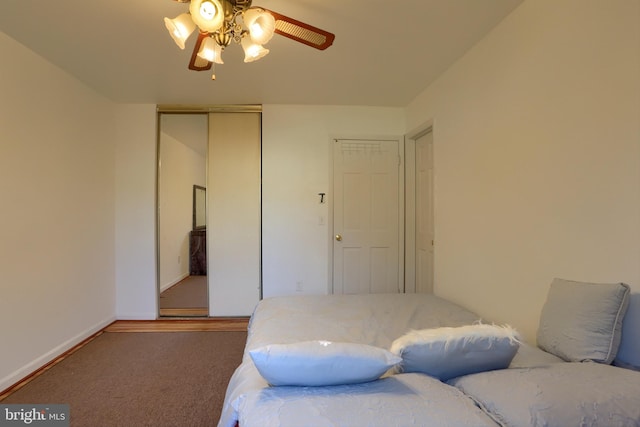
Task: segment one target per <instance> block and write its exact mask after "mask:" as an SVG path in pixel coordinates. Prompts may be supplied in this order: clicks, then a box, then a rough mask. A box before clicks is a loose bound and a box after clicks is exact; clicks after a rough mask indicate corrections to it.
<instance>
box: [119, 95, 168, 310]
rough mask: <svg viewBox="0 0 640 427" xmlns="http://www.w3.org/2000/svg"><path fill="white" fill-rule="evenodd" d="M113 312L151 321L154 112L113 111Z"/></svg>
mask: <svg viewBox="0 0 640 427" xmlns="http://www.w3.org/2000/svg"><path fill="white" fill-rule="evenodd" d="M115 138H116V161H115V164H116V178H115V182H116V199H115V208H114V209H115V217H116V231H115V240H116V247H115V252H116V266H115V269H116V285H115V286H116V312H117V316H118V319H143V320H144V319H155V318H156V317H157V315H158V287H157V281H156V277H157V276H156V240H155V238H156V164H157V156H156V148H157V135H156V106H155V105H152V104H139V105H118V106H117V109H116V136H115Z"/></svg>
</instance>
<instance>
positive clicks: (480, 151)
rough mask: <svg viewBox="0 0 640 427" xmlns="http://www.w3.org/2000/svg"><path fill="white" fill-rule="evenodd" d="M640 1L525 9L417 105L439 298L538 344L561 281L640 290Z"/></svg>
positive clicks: (412, 112)
mask: <svg viewBox="0 0 640 427" xmlns="http://www.w3.org/2000/svg"><path fill="white" fill-rule="evenodd" d="M639 18H640V2H638V1H630V0H613V1H606V2H605V1H600V0H562V1H558V0H535V1H533V0H528V1H526V2H524V3H523V4H522V5H521V6H520V7H519V8H518V9H517V10H516V11H515V12H513V13H512V14H511V15H510V16H508V17H507V18H506V19H505V20H504V21H503V22H502V23H501V24H500V25H499V26H498V27H496V28H495V29H494V30H493V31H492V33H490V34H489V36H488V37H486V38H485V39H484V40H482V41H481V42H480V43H479V44H478V45H476V46H475V47H474V48H473V49H472V50H471V51H470V52H468V53H467V54H466V55H465V56H464V57H463V58H462V59H461V60H459V61H458V62H457V63H456V64H455V65H454V66H453V67H451V68H450V69H449V70H448V71H447V72H446V73H445V74H444V75H442V76H441V77H440V78H439V79H438V81H437V82H436V83H434V84H432V85H431V86H430V87H429V88H428V89H427V90H425V91H424V92H423V93H422V94H420V95H419V96H418V97H417V98H416V99H415V100H414V101H413V102H412V103H411V105H409V107H408V108H407V117H408V128H409V129H412V128H414V127H417V126H418V125H419V124H420V123H422V122H424V121H426V120H428V119H433V122H434V141H435V218H436V219H435V221H436V230H435V232H436V246H435V247H436V252H435V254H436V255H435V264H436V266H435V292H436V293H437V294H438V295H440V296H443V297H446V298H450V299H452V300H454V301H457V302H459V303H462V304H463V305H465V306H467V307H469V308H471V309H473V310H475V311H477V312H478V313H479V314H481V315H483V316H486V317H487V318H488V319H490V320H493V321H497V322H509V323H511V324H512V325H513V326H515V327H517V328H518V329H520V330H521V331H523V332H524V333H525V335H526V337H527V338H529V339H530V340H532V339H533V337H534V336H535V332H536V330H537V322H538V319H539V313H540V309H541V307H542V304H543V302H544V299H545V297H546V293H547V290H548V286H549V284H550V282H551V280H552V278H553V277H563V278H568V279H575V280H585V281H595V282H617V281H624V282H627V283H629V284H630V285H631V286H632V287H633V288H634V289H635V290H636V291H638V290H640V78H639V77H638V76H640V25H638V22H639V21H638V20H639Z"/></svg>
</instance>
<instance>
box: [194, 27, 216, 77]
mask: <svg viewBox="0 0 640 427" xmlns="http://www.w3.org/2000/svg"><path fill="white" fill-rule="evenodd" d="M207 37H209V34H208V33H203V32H202V31H201V32H200V33H199V34H198V40H196V45H195V46H194V47H193V53H192V54H191V61H189V69H190V70H195V71H205V70H210V69H211V66H212V65H213V63H212V62H209V61H207V60H206V59H202V58H200V57H199V56H198V52H199V51H200V45H201V44H202V41H203V40H204V39H205V38H207Z"/></svg>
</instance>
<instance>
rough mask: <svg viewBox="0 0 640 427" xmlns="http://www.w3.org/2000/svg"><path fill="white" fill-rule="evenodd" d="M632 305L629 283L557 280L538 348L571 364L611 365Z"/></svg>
mask: <svg viewBox="0 0 640 427" xmlns="http://www.w3.org/2000/svg"><path fill="white" fill-rule="evenodd" d="M628 306H629V285H627V284H624V283H607V284H604V283H603V284H600V283H587V282H576V281H572V280H564V279H554V280H553V282H552V283H551V287H550V288H549V293H548V294H547V300H546V301H545V303H544V306H543V307H542V312H541V313H540V325H539V327H538V335H537V338H538V347H540V348H541V349H543V350H544V351H546V352H548V353H551V354H555V355H556V356H558V357H560V358H562V359H564V360H566V361H568V362H583V361H587V360H591V361H593V362H598V363H606V364H610V363H611V362H612V361H613V359H615V357H616V354H617V353H618V348H619V346H620V338H621V336H622V320H623V319H624V316H625V313H626V311H627V308H628Z"/></svg>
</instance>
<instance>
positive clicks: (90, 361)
mask: <svg viewBox="0 0 640 427" xmlns="http://www.w3.org/2000/svg"><path fill="white" fill-rule="evenodd" d="M246 338H247V333H246V332H156V333H135V332H132V333H109V332H105V333H103V334H101V335H99V336H98V337H97V338H95V339H94V340H93V341H91V342H89V343H88V344H87V345H85V346H84V347H82V348H80V349H79V350H78V351H76V352H74V353H72V354H71V355H69V356H68V357H66V358H64V359H63V360H62V361H60V362H59V363H57V364H56V365H54V366H53V367H52V368H50V369H49V370H47V371H46V372H44V373H43V374H42V375H39V376H37V377H36V378H34V379H33V380H32V381H30V382H29V383H27V384H26V385H25V386H24V387H22V388H20V389H19V390H17V391H15V392H14V393H12V394H10V395H9V396H8V397H7V398H5V399H4V400H3V401H2V403H3V404H5V403H25V404H35V403H43V404H56V403H60V404H69V405H70V420H71V426H78V427H80V426H91V427H112V426H113V427H117V426H123V427H132V426H156V427H164V426H167V427H169V426H180V427H189V426H215V425H216V424H217V422H218V419H219V418H220V413H221V410H222V404H223V400H224V395H225V391H226V387H227V384H228V382H229V379H230V378H231V375H232V374H233V371H234V370H235V368H236V367H238V366H239V365H240V362H241V359H242V351H243V348H244V344H245V341H246Z"/></svg>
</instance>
